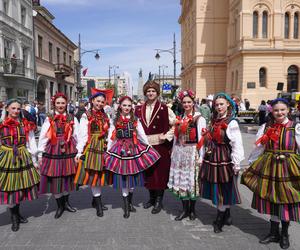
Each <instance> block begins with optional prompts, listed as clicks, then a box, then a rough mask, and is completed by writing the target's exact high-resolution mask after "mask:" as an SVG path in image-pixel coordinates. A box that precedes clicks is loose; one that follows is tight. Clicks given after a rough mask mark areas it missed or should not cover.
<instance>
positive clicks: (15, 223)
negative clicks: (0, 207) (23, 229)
mask: <svg viewBox="0 0 300 250" xmlns="http://www.w3.org/2000/svg"><path fill="white" fill-rule="evenodd" d="M9 210H10V214H11V230H12V231H13V232H17V231H18V230H19V229H20V222H19V217H18V214H17V207H16V206H14V207H12V208H9Z"/></svg>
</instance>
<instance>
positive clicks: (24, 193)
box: [0, 145, 40, 204]
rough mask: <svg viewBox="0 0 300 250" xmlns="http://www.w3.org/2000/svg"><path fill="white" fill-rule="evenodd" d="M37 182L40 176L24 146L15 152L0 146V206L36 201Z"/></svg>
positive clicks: (7, 147)
mask: <svg viewBox="0 0 300 250" xmlns="http://www.w3.org/2000/svg"><path fill="white" fill-rule="evenodd" d="M16 150H17V155H16ZM39 182H40V175H39V173H38V171H37V170H36V168H35V167H34V166H33V163H32V158H31V154H30V153H29V152H28V150H27V149H26V147H25V145H23V146H19V147H18V148H16V149H15V150H14V149H13V147H10V146H5V145H1V146H0V204H19V203H20V202H21V201H24V200H34V199H37V198H38V184H39Z"/></svg>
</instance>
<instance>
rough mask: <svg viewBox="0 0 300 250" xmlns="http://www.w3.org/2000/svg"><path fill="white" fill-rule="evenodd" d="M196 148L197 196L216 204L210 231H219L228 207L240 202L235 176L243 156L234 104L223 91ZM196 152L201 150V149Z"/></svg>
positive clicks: (226, 220)
mask: <svg viewBox="0 0 300 250" xmlns="http://www.w3.org/2000/svg"><path fill="white" fill-rule="evenodd" d="M202 136H203V137H202V138H203V140H202V141H200V143H199V147H200V149H202V147H205V149H206V151H205V153H204V156H203V155H202V156H200V159H201V158H202V159H203V161H202V164H201V166H200V174H199V189H200V190H199V193H200V197H202V198H205V199H209V200H211V201H212V203H213V204H214V205H215V206H216V207H217V210H218V213H217V217H216V220H215V221H214V222H213V226H214V232H215V233H220V232H222V227H223V225H224V224H226V225H231V224H232V218H231V216H230V207H231V206H232V205H235V204H239V203H241V198H240V195H239V191H238V184H237V177H238V172H239V170H240V162H241V161H242V160H243V159H244V148H243V143H242V135H241V132H240V129H239V125H238V122H237V121H236V120H235V104H234V102H233V100H232V99H231V98H230V97H229V96H228V95H227V94H225V93H219V94H217V95H216V96H215V98H214V102H213V114H212V118H211V122H210V125H209V127H208V129H207V130H206V131H203V133H202ZM200 152H204V149H202V150H201V151H200Z"/></svg>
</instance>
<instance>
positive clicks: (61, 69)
mask: <svg viewBox="0 0 300 250" xmlns="http://www.w3.org/2000/svg"><path fill="white" fill-rule="evenodd" d="M72 71H73V69H72V68H71V67H70V66H68V65H66V64H63V63H57V64H55V65H54V73H55V75H56V76H62V77H67V76H70V75H71V74H72Z"/></svg>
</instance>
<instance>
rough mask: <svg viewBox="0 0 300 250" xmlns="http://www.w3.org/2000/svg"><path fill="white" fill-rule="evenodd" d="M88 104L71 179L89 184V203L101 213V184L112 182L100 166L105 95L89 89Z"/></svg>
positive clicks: (106, 125)
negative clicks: (91, 196) (90, 199)
mask: <svg viewBox="0 0 300 250" xmlns="http://www.w3.org/2000/svg"><path fill="white" fill-rule="evenodd" d="M90 104H91V108H90V109H89V110H88V111H87V112H86V113H84V114H83V115H82V116H81V119H80V129H79V135H80V137H79V141H78V145H77V149H78V153H77V156H76V161H77V162H78V163H79V164H78V169H77V173H76V177H75V183H76V184H78V185H89V186H90V187H91V189H92V194H93V200H92V207H94V208H96V215H97V216H98V217H102V216H103V210H107V209H108V208H107V207H106V206H104V205H103V204H102V199H101V195H102V193H101V191H102V190H101V187H103V186H106V185H111V184H112V177H113V175H112V173H111V172H109V171H107V170H105V168H104V153H105V152H106V150H107V136H108V130H109V127H110V122H109V118H108V116H107V114H106V113H105V112H104V107H105V104H106V95H105V94H104V93H102V92H101V91H97V90H93V91H92V96H91V97H90Z"/></svg>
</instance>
